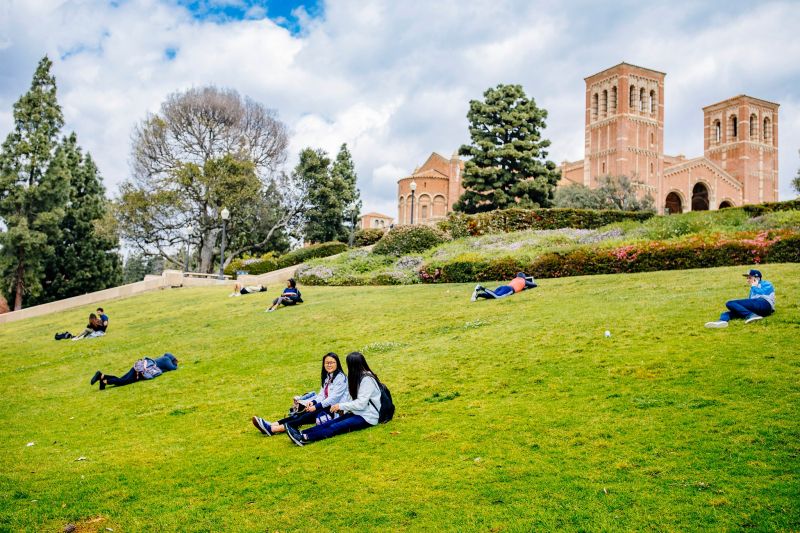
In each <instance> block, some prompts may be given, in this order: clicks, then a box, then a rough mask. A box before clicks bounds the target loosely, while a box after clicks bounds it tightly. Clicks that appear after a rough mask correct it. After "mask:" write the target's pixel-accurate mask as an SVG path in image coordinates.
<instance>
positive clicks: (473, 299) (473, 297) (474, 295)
mask: <svg viewBox="0 0 800 533" xmlns="http://www.w3.org/2000/svg"><path fill="white" fill-rule="evenodd" d="M482 288H483V287H481V286H480V285H475V290H474V291H472V298H470V299H469V300H470V301H471V302H474V301H476V300H477V299H478V289H482Z"/></svg>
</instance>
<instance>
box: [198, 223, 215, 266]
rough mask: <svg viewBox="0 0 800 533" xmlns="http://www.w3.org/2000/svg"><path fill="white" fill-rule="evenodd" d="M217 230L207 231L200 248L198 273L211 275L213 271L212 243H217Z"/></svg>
mask: <svg viewBox="0 0 800 533" xmlns="http://www.w3.org/2000/svg"><path fill="white" fill-rule="evenodd" d="M217 233H219V230H209V232H208V233H207V234H206V235H205V237H204V238H203V241H202V245H201V247H200V272H202V273H204V274H211V271H212V270H213V269H214V243H215V242H216V241H217Z"/></svg>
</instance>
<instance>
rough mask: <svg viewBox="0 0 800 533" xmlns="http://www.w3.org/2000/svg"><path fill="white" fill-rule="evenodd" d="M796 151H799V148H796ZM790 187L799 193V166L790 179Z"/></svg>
mask: <svg viewBox="0 0 800 533" xmlns="http://www.w3.org/2000/svg"><path fill="white" fill-rule="evenodd" d="M798 153H800V150H798ZM792 189H794V192H796V193H797V194H800V168H798V169H797V175H796V176H795V177H794V179H793V180H792Z"/></svg>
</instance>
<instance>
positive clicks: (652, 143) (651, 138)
mask: <svg viewBox="0 0 800 533" xmlns="http://www.w3.org/2000/svg"><path fill="white" fill-rule="evenodd" d="M655 143H656V134H655V133H653V132H652V131H651V132H650V146H653V145H654V144H655Z"/></svg>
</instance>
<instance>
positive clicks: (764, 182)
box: [703, 94, 779, 204]
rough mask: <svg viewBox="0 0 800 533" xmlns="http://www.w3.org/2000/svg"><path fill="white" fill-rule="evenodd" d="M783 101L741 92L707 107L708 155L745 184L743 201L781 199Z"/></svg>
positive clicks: (706, 152) (750, 202)
mask: <svg viewBox="0 0 800 533" xmlns="http://www.w3.org/2000/svg"><path fill="white" fill-rule="evenodd" d="M778 107H779V104H776V103H773V102H768V101H766V100H760V99H758V98H753V97H752V96H747V95H744V94H742V95H739V96H734V97H733V98H729V99H727V100H723V101H722V102H717V103H716V104H712V105H710V106H707V107H704V108H703V126H704V129H705V135H704V137H705V140H704V155H705V157H706V158H707V159H710V160H711V161H713V162H714V163H716V164H717V165H719V166H720V167H721V168H722V169H723V170H725V171H727V172H728V174H730V175H731V176H733V177H734V178H736V179H737V180H739V182H740V183H741V184H742V187H743V195H742V196H743V202H742V203H745V204H757V203H760V202H775V201H777V200H778Z"/></svg>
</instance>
